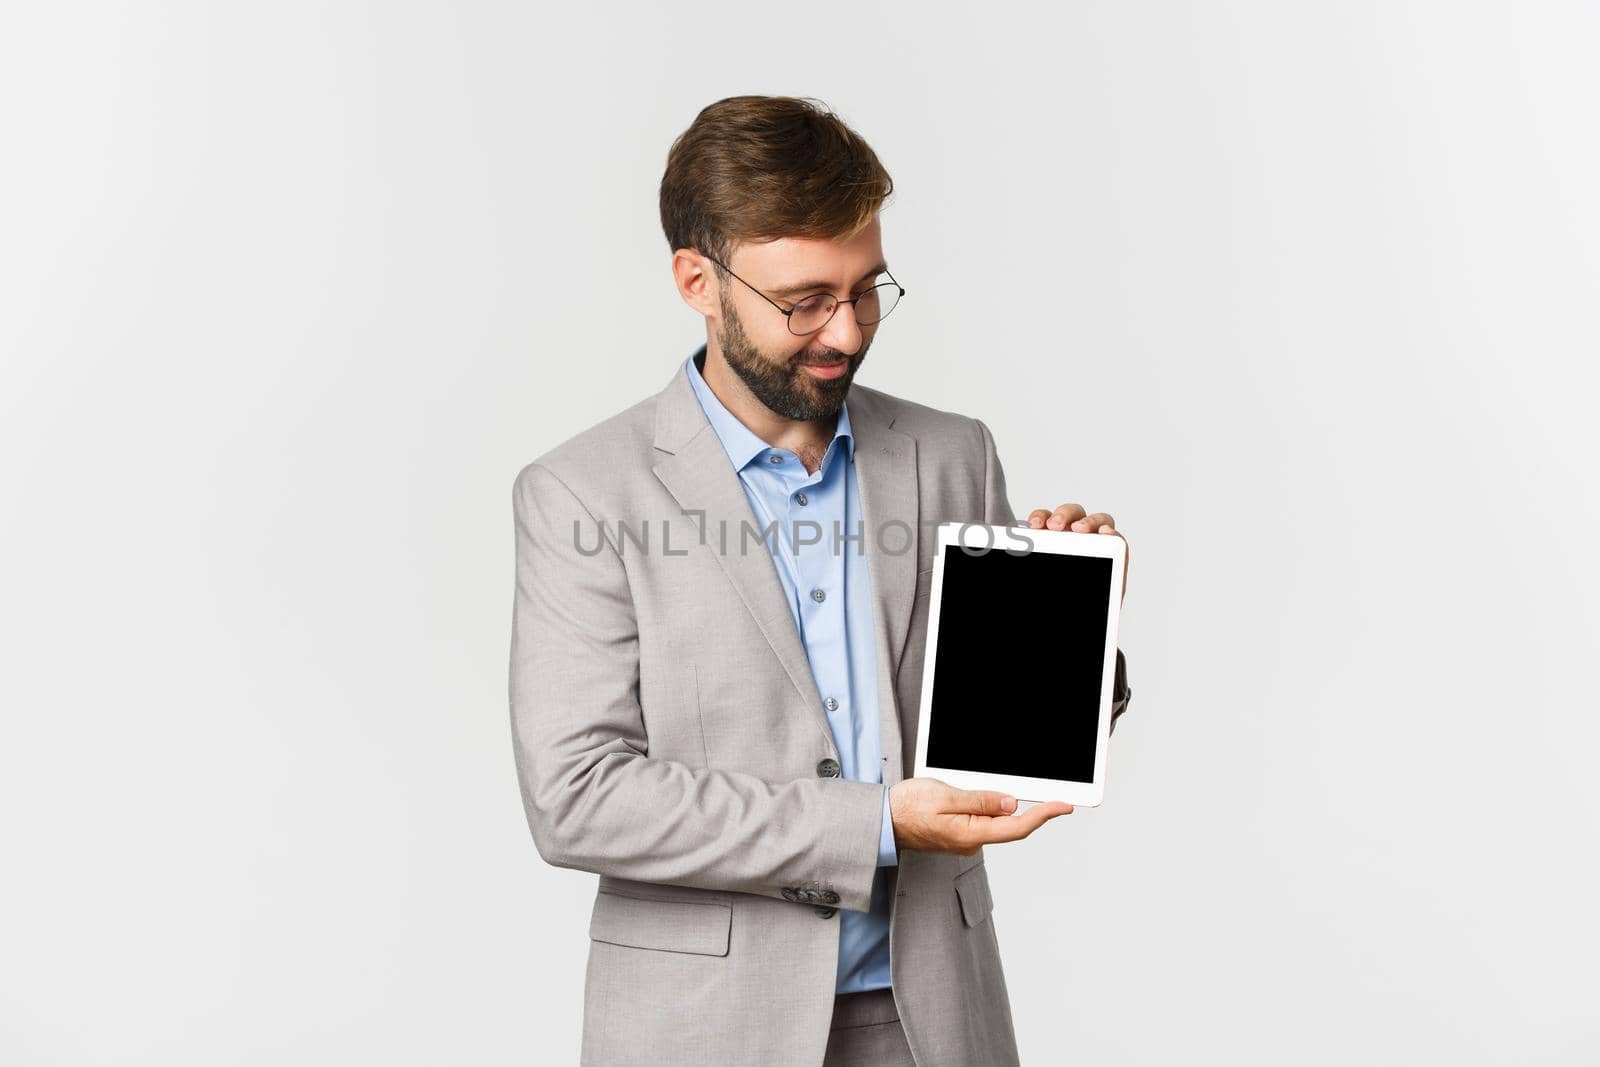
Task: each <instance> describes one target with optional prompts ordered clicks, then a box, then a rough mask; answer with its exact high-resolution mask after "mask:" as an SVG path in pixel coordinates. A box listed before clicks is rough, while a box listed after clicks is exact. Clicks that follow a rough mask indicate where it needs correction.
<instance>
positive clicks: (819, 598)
mask: <svg viewBox="0 0 1600 1067" xmlns="http://www.w3.org/2000/svg"><path fill="white" fill-rule="evenodd" d="M811 599H812V600H815V601H816V602H817V603H818V604H820V603H822V602H823V601H824V600H826V599H828V594H827V593H824V592H823V591H822V590H820V589H813V590H811Z"/></svg>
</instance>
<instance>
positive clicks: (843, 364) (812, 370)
mask: <svg viewBox="0 0 1600 1067" xmlns="http://www.w3.org/2000/svg"><path fill="white" fill-rule="evenodd" d="M800 365H801V366H802V367H804V368H805V369H806V372H807V373H808V374H810V375H811V376H812V377H813V378H822V379H830V378H839V377H843V375H844V372H845V371H846V370H848V369H849V367H850V360H849V359H845V358H840V359H836V360H834V361H833V362H832V363H802V364H800Z"/></svg>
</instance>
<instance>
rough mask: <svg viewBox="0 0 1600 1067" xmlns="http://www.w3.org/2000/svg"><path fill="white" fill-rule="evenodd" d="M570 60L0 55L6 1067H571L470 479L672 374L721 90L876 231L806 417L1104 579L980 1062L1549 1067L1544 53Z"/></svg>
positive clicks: (1580, 843)
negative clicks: (770, 118) (855, 325)
mask: <svg viewBox="0 0 1600 1067" xmlns="http://www.w3.org/2000/svg"><path fill="white" fill-rule="evenodd" d="M578 6H579V5H530V4H509V3H508V4H465V3H463V4H445V3H435V4H423V3H414V2H413V3H397V2H390V3H384V4H377V3H370V4H353V3H347V4H338V5H335V4H331V3H326V4H305V3H274V4H257V5H252V6H249V7H246V6H244V5H223V4H215V3H193V4H177V3H166V4H127V5H110V4H107V5H100V6H93V7H79V6H76V5H69V4H32V5H25V4H20V3H18V4H8V5H6V7H5V9H4V14H3V15H0V359H3V379H0V493H3V497H0V501H3V502H0V515H3V525H0V537H3V543H0V613H3V614H0V641H3V646H0V647H3V651H0V656H3V663H4V667H3V673H0V707H3V719H0V724H3V725H0V729H3V734H0V850H3V852H0V1060H3V1061H4V1062H6V1063H7V1064H11V1063H17V1064H30V1065H31V1064H97V1063H118V1064H161V1065H179V1064H183V1065H187V1064H206V1065H209V1064H218V1063H228V1064H280V1063H317V1064H343V1063H384V1064H397V1065H398V1064H437V1063H471V1064H514V1063H535V1062H538V1063H547V1062H575V1060H576V1053H577V1047H578V1037H579V1015H580V1011H581V1004H582V979H583V968H584V960H585V954H586V951H587V946H588V942H587V937H586V926H587V920H588V908H589V902H590V900H591V894H592V889H593V876H591V875H588V874H583V873H579V872H573V871H564V870H557V869H554V868H551V867H548V866H546V865H544V864H543V863H542V862H541V861H540V859H539V858H538V855H537V853H536V852H535V850H534V847H533V843H532V841H531V839H530V837H529V835H528V832H527V827H526V825H525V823H524V821H523V813H522V810H521V805H520V801H519V797H518V793H517V786H516V780H515V773H514V768H513V763H512V756H511V743H510V729H509V724H508V710H507V694H506V672H507V655H508V648H509V638H510V612H511V595H512V559H513V557H512V517H511V492H510V490H511V484H512V479H513V478H514V476H515V475H516V473H517V471H518V470H519V469H520V468H521V466H522V465H523V464H524V463H526V462H527V461H528V460H530V459H532V458H533V457H535V456H537V455H539V454H540V453H542V452H544V451H545V450H546V449H548V448H550V447H551V446H552V445H554V444H555V443H557V442H559V441H561V440H563V439H564V438H566V437H568V436H570V435H572V434H574V433H576V432H578V431H580V430H582V429H583V428H585V427H587V426H589V425H590V424H592V423H594V422H595V421H597V420H599V419H600V418H602V417H604V416H606V415H608V414H611V413H612V412H614V411H617V410H619V409H621V408H622V407H625V406H627V405H629V404H631V403H633V402H635V401H636V400H638V399H640V398H642V397H644V396H646V395H648V394H649V393H653V392H655V391H656V390H657V389H659V388H660V387H661V386H662V385H663V384H665V382H666V381H667V378H668V377H669V375H671V374H672V373H673V372H674V371H675V369H676V368H677V366H678V364H679V363H680V362H681V361H682V360H683V358H684V357H685V356H687V355H688V354H689V353H690V352H691V351H692V350H693V348H694V347H695V346H696V345H697V344H698V343H699V342H700V341H701V340H703V339H704V327H703V322H702V320H701V319H699V318H698V317H697V316H695V315H694V313H693V312H691V311H690V310H689V309H687V308H686V307H685V306H684V305H683V304H682V303H681V302H680V301H679V300H678V298H677V297H676V295H675V293H674V291H673V288H672V285H671V279H670V274H669V269H668V258H669V256H668V249H667V247H666V242H665V241H664V239H663V237H662V234H661V230H660V225H659V220H658V216H657V206H656V188H657V183H658V182H659V180H660V176H661V170H662V167H663V165H664V162H665V158H666V152H667V148H668V146H669V145H670V143H671V141H672V139H673V137H675V136H676V135H677V134H678V133H679V132H680V131H682V130H683V129H684V128H685V127H686V126H687V125H688V124H689V123H690V122H691V121H692V120H693V118H694V116H695V113H696V112H697V111H698V110H699V109H700V108H701V107H703V106H705V105H706V104H708V103H710V102H712V101H714V100H716V99H718V98H720V97H723V96H728V95H733V94H737V93H749V92H755V93H786V94H797V95H811V96H816V97H819V98H821V99H822V100H824V101H825V102H827V103H828V104H830V105H831V106H833V107H834V108H835V109H836V110H838V111H839V112H840V114H841V115H842V116H843V117H844V118H845V119H846V120H847V121H849V122H850V123H851V124H852V125H854V126H855V127H856V128H857V129H858V130H859V131H860V132H861V133H862V134H863V135H864V136H865V137H866V138H867V139H868V140H869V141H870V142H871V143H872V144H873V146H874V147H875V148H876V150H877V151H878V153H879V154H880V156H881V157H882V159H883V160H884V162H885V163H886V165H887V166H888V168H889V170H890V171H891V173H892V174H893V176H894V178H895V181H896V183H897V191H896V194H895V196H894V199H893V200H892V201H891V204H890V206H889V208H888V209H887V210H886V211H885V212H884V214H883V217H882V220H883V232H884V243H885V250H886V252H887V254H888V257H889V262H890V265H891V269H893V270H894V272H895V274H896V276H897V277H899V278H900V280H901V281H902V283H903V284H905V286H906V288H907V290H908V293H909V295H908V296H907V298H906V302H905V304H904V306H903V307H902V308H901V309H900V310H899V311H898V312H897V313H896V315H895V317H894V319H893V320H891V321H890V322H888V323H887V324H886V325H885V326H884V327H883V329H882V330H881V331H880V333H879V336H878V340H877V343H876V344H875V345H874V347H873V349H872V357H871V359H870V360H869V364H868V366H866V367H864V368H863V370H862V372H861V374H860V377H859V379H858V380H859V381H861V382H863V383H864V384H870V385H873V386H876V387H878V388H881V389H885V390H888V391H890V392H893V393H897V394H900V395H904V396H908V397H910V398H913V399H916V400H920V401H922V402H924V403H929V404H932V405H934V406H937V407H943V408H947V409H951V410H957V411H961V412H963V413H966V414H971V415H977V416H980V417H982V418H983V419H984V420H985V421H986V422H987V423H988V424H989V425H990V427H991V428H993V430H994V432H995V435H996V439H997V442H998V444H999V447H1000V455H1001V457H1002V459H1003V460H1004V462H1005V464H1006V469H1007V473H1008V475H1009V478H1010V486H1011V495H1012V503H1013V504H1014V505H1015V506H1016V507H1017V508H1018V509H1020V510H1023V511H1026V510H1027V509H1028V508H1031V507H1034V506H1038V505H1045V506H1053V505H1055V504H1059V503H1061V502H1063V501H1068V500H1072V501H1080V502H1083V503H1085V504H1087V505H1089V506H1090V507H1091V509H1094V510H1107V511H1110V512H1111V513H1112V514H1114V515H1115V516H1116V518H1117V522H1118V525H1119V526H1120V527H1121V528H1122V529H1123V530H1124V532H1125V533H1126V535H1127V537H1128V539H1129V542H1130V545H1131V559H1130V564H1131V565H1130V572H1129V573H1130V577H1129V585H1128V595H1127V601H1126V608H1125V612H1124V617H1123V618H1124V625H1123V630H1122V642H1121V643H1122V647H1123V648H1124V649H1125V650H1126V652H1127V653H1128V658H1129V668H1130V677H1131V680H1132V682H1133V685H1134V690H1135V695H1134V700H1133V704H1132V706H1131V708H1130V711H1129V713H1128V717H1127V718H1126V719H1124V720H1122V722H1121V723H1120V725H1119V728H1118V731H1117V735H1116V738H1115V740H1114V742H1113V751H1112V758H1111V770H1110V778H1109V788H1108V794H1107V800H1106V804H1105V805H1104V807H1102V808H1100V809H1098V810H1089V809H1083V810H1081V811H1079V812H1078V813H1076V814H1074V815H1073V816H1071V817H1069V818H1066V819H1062V820H1058V821H1056V822H1053V823H1051V824H1050V825H1049V826H1047V827H1045V828H1044V829H1043V830H1041V831H1040V833H1039V834H1037V835H1035V837H1033V838H1032V839H1030V840H1028V841H1026V842H1023V843H1021V844H1018V845H1011V846H996V847H993V848H991V849H989V850H988V854H989V864H990V868H989V869H990V872H991V879H992V881H993V884H994V888H995V893H996V900H997V910H996V912H995V916H994V919H995V922H996V929H997V932H998V935H999V938H1000V943H1001V948H1002V951H1003V954H1004V958H1005V962H1006V967H1007V974H1008V980H1009V986H1010V991H1011V998H1012V1002H1013V1006H1014V1009H1015V1020H1016V1027H1017V1032H1018V1038H1019V1041H1020V1045H1021V1050H1022V1054H1023V1060H1024V1062H1026V1063H1030V1064H1050V1063H1069V1062H1070V1063H1097V1064H1158V1063H1186V1062H1204V1063H1230V1064H1238V1063H1249V1064H1281V1063H1304V1064H1324V1063H1326V1064H1334V1063H1348V1062H1362V1063H1411V1062H1421V1061H1428V1062H1439V1063H1452V1064H1466V1063H1472V1064H1480V1063H1481V1064H1499V1063H1511V1062H1518V1063H1551V1064H1556V1063H1585V1062H1587V1063H1592V1062H1595V1059H1596V1057H1597V1055H1600V1051H1597V1050H1600V1023H1597V1021H1596V1019H1597V1010H1596V1002H1597V995H1600V988H1597V978H1596V970H1595V964H1594V960H1595V958H1596V954H1597V952H1600V920H1597V917H1596V910H1595V908H1594V906H1593V900H1594V898H1595V896H1596V894H1597V893H1600V871H1597V859H1596V852H1597V849H1596V843H1597V839H1600V800H1597V799H1596V797H1597V793H1596V789H1595V786H1594V775H1593V768H1594V766H1595V759H1596V751H1597V748H1600V701H1597V700H1596V696H1595V686H1594V682H1593V677H1594V675H1593V672H1594V670H1595V658H1596V655H1595V654H1596V651H1597V648H1600V641H1597V637H1600V613H1597V609H1596V606H1595V595H1596V592H1597V585H1600V582H1597V565H1596V563H1595V559H1594V555H1593V546H1594V545H1595V544H1596V542H1597V541H1600V529H1597V527H1600V521H1597V492H1596V479H1595V475H1594V468H1595V460H1596V457H1597V455H1600V440H1597V431H1596V429H1595V420H1594V418H1593V408H1594V405H1595V401H1596V397H1597V385H1600V381H1597V378H1600V375H1597V372H1596V369H1595V368H1596V359H1597V357H1600V343H1597V342H1600V328H1597V325H1596V307H1597V299H1596V298H1597V293H1600V252H1597V248H1600V208H1597V196H1596V191H1597V189H1600V145H1597V138H1596V129H1597V124H1596V121H1595V101H1596V100H1600V67H1597V65H1596V63H1595V44H1596V41H1597V39H1600V11H1597V9H1596V8H1595V6H1594V5H1592V4H1566V5H1561V4H1546V3H1538V2H1521V3H1509V2H1508V3H1493V4H1475V3H1463V2H1451V3H1442V2H1441V3H1435V4H1423V3H1399V2H1392V0H1390V2H1381V3H1378V2H1373V3H1327V4H1310V3H1300V2H1296V3H1289V2H1284V0H1275V2H1259V3H1243V2H1235V3H1213V4H1183V3H1177V2H1170V0H1169V2H1160V3H1148V2H1147V3H1139V2H1128V0H1119V2H1116V3H1109V2H1107V3H1095V4H1067V5H1062V4H1056V5H1050V6H1048V7H1047V6H1040V7H1038V8H1035V9H1032V10H1023V9H1021V8H1017V7H1013V6H1009V5H1006V6H998V7H990V8H988V9H986V10H980V9H979V6H978V5H971V6H970V7H963V6H930V5H916V6H912V5H906V6H904V7H894V6H891V5H886V4H872V5H856V6H850V5H846V6H842V7H841V6H837V5H833V6H828V5H824V6H822V7H817V6H815V5H812V6H809V7H807V6H804V5H801V6H798V7H796V6H794V5H788V6H783V7H770V6H767V5H760V4H751V3H740V4H722V3H714V4H702V5H698V6H683V5H656V6H653V7H645V6H643V5H640V6H639V7H637V8H631V9H623V8H615V9H613V10H611V11H609V12H597V13H593V14H584V13H582V12H580V11H579V10H577V8H578ZM1059 610H1062V611H1068V610H1071V606H1070V605H1062V606H1060V608H1059ZM1038 625H1040V626H1049V625H1051V612H1050V611H1048V610H1045V611H1041V612H1040V615H1039V619H1038Z"/></svg>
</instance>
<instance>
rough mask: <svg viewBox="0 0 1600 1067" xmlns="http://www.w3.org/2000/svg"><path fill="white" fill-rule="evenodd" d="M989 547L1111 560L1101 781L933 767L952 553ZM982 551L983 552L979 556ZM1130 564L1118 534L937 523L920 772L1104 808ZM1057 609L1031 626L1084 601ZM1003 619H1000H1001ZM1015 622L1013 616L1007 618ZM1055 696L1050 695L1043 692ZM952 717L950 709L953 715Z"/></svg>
mask: <svg viewBox="0 0 1600 1067" xmlns="http://www.w3.org/2000/svg"><path fill="white" fill-rule="evenodd" d="M963 547H965V548H973V549H987V550H988V551H991V552H1006V551H1009V552H1010V553H1011V554H1013V555H1025V554H1031V553H1033V552H1049V553H1055V554H1059V555H1068V556H1095V557H1100V558H1104V559H1109V560H1111V592H1112V595H1111V597H1110V598H1109V599H1110V604H1109V605H1107V606H1106V647H1105V650H1104V654H1103V657H1102V662H1103V663H1104V664H1105V669H1104V672H1103V675H1104V676H1103V677H1102V678H1101V681H1100V718H1099V724H1098V727H1097V729H1098V733H1097V735H1096V740H1095V750H1094V781H1093V782H1073V781H1067V780H1064V779H1054V778H1025V777H1021V776H1018V775H1010V774H997V773H992V772H989V771H967V770H958V769H956V768H953V767H930V766H929V765H928V734H929V730H930V728H931V726H932V710H933V685H934V677H933V675H934V666H935V662H936V660H937V659H938V649H939V644H938V640H939V608H940V603H939V601H940V598H941V595H942V590H943V586H944V559H945V553H946V552H947V551H961V550H962V548H963ZM974 554H978V553H974ZM1127 564H1128V545H1127V542H1125V541H1124V540H1123V539H1122V538H1120V537H1118V536H1116V535H1114V534H1101V533H1075V532H1073V531H1071V530H1033V529H1029V528H1028V527H1027V526H1026V525H1019V526H989V525H985V524H983V523H972V522H968V523H955V522H947V523H943V524H941V525H940V526H939V527H938V540H937V548H936V550H935V555H934V563H933V585H932V588H931V589H930V590H929V594H928V598H929V603H928V635H927V642H926V644H925V645H924V646H923V656H922V697H921V704H920V707H919V708H918V712H917V715H918V722H917V761H916V767H915V770H914V773H915V774H916V775H917V776H918V777H931V778H937V779H939V780H940V781H943V782H946V783H948V784H950V785H953V786H956V787H958V788H961V789H985V790H998V791H1000V792H1004V793H1007V794H1009V795H1011V796H1014V797H1016V798H1017V800H1018V801H1035V802H1038V801H1047V800H1064V801H1066V802H1067V803H1068V804H1074V805H1077V804H1082V805H1085V806H1088V807H1095V806H1098V805H1099V803H1100V801H1101V799H1102V797H1103V796H1104V795H1105V776H1106V749H1107V743H1108V741H1109V740H1110V737H1111V703H1112V690H1113V688H1114V687H1115V685H1116V673H1117V624H1118V622H1119V621H1120V619H1121V615H1122V580H1123V574H1124V573H1125V572H1126V569H1127ZM1019 607H1020V611H1021V617H1022V618H1023V619H1024V620H1027V616H1028V609H1027V606H1026V605H1021V606H1019ZM1050 607H1051V610H1050V611H1048V612H1041V613H1040V615H1039V617H1038V619H1037V620H1036V621H1028V622H1026V623H1025V624H1027V625H1035V626H1049V625H1050V618H1051V615H1052V614H1053V613H1055V612H1058V611H1061V610H1068V611H1076V610H1082V609H1083V607H1084V605H1079V604H1054V605H1051V606H1050ZM997 621H999V620H997ZM1006 621H1007V622H1008V623H1010V624H1013V625H1014V624H1016V621H1017V618H1016V617H1015V616H1012V617H1010V618H1008V619H1007V620H1006ZM1039 698H1040V700H1041V701H1048V700H1049V694H1048V693H1041V694H1039ZM990 711H991V712H992V713H995V714H994V720H995V728H996V729H1007V728H1008V726H1007V721H1006V718H1005V716H1004V711H1005V709H1003V708H995V709H990ZM946 714H949V713H948V712H946ZM1016 743H1017V744H1023V745H1025V744H1028V743H1029V740H1028V737H1027V736H1026V735H1025V734H1019V735H1018V736H1017V738H1016Z"/></svg>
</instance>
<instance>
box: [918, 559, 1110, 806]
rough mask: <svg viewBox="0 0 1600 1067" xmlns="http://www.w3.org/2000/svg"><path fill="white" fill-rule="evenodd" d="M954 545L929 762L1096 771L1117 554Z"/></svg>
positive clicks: (1087, 777) (990, 768) (943, 604)
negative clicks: (1013, 551) (1012, 551)
mask: <svg viewBox="0 0 1600 1067" xmlns="http://www.w3.org/2000/svg"><path fill="white" fill-rule="evenodd" d="M1006 543H1007V542H1004V541H1000V542H997V543H996V547H994V548H992V549H990V550H988V551H987V552H984V553H982V554H981V555H968V551H971V552H977V551H979V550H978V549H977V548H969V549H968V550H963V549H962V548H961V546H959V545H946V546H945V548H944V576H943V583H944V584H943V590H942V592H941V595H940V602H939V634H938V647H937V648H936V649H935V652H934V655H935V657H936V658H935V660H934V665H933V672H934V674H933V700H932V703H931V709H930V711H929V715H928V720H929V721H928V725H927V729H928V765H929V766H930V767H949V768H951V769H953V770H963V771H987V772H991V773H995V774H1014V775H1020V776H1023V777H1027V778H1054V779H1059V780H1064V781H1073V782H1092V781H1094V756H1095V742H1096V739H1097V727H1098V725H1099V717H1100V683H1101V678H1102V676H1103V672H1104V670H1105V650H1106V609H1107V607H1108V605H1109V604H1110V597H1111V560H1109V559H1102V558H1098V557H1089V556H1064V555H1058V554H1056V553H1052V552H1029V553H1027V554H1025V555H1015V556H1014V555H1011V554H1009V553H1008V552H1006V551H1005V545H1006Z"/></svg>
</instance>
